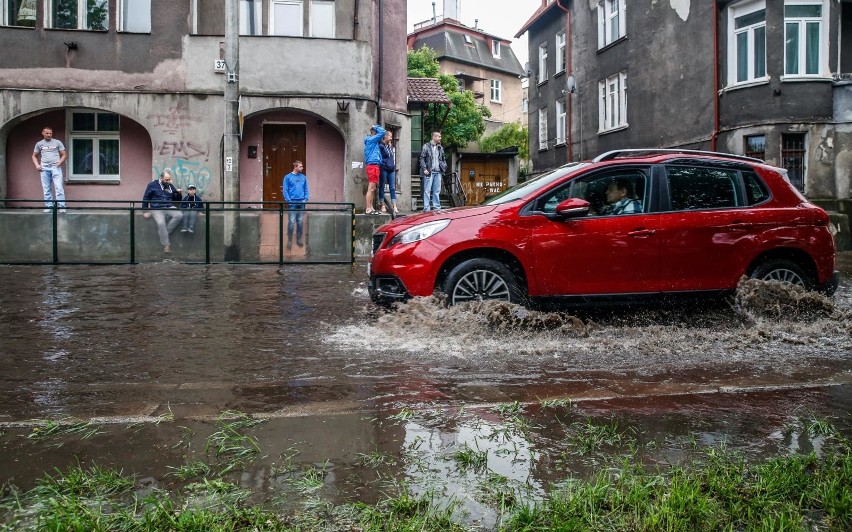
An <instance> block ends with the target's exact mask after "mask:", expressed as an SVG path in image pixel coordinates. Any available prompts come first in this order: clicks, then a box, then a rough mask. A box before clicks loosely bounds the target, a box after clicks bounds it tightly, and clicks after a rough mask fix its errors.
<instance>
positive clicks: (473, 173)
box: [459, 158, 509, 205]
mask: <svg viewBox="0 0 852 532" xmlns="http://www.w3.org/2000/svg"><path fill="white" fill-rule="evenodd" d="M459 180H460V181H461V185H462V189H463V190H464V193H465V195H466V196H467V204H468V205H478V204H480V203H482V202H483V201H484V200H485V198H488V197H491V196H493V195H495V194H498V193H500V192H503V191H504V190H506V188H508V186H509V162H508V161H507V160H506V159H491V160H486V161H475V160H471V159H467V160H466V159H464V158H463V159H462V164H461V174H459Z"/></svg>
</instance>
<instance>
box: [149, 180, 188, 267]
mask: <svg viewBox="0 0 852 532" xmlns="http://www.w3.org/2000/svg"><path fill="white" fill-rule="evenodd" d="M173 180H174V175H172V171H171V170H169V169H165V170H163V173H162V174H160V179H159V180H158V181H151V182H150V183H148V186H147V187H145V194H144V195H143V196H142V208H143V209H150V210H148V211H145V214H143V215H142V216H144V217H145V218H150V217H152V216H153V217H154V221H155V222H157V234H158V235H159V236H160V244H162V245H163V253H171V252H172V248H171V246H170V245H169V233H171V232H172V231H174V230H175V227H177V226H178V224H179V223H180V221H181V219H182V218H183V213H182V212H181V211H180V210H178V208H177V205H175V202H177V203H180V200H181V195H180V193H181V190H180V189H179V188H175V186H174V185H173V184H172V181H173Z"/></svg>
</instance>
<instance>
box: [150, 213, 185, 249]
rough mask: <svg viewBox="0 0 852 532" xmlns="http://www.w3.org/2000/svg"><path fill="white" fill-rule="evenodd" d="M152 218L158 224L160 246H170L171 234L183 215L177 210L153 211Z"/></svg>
mask: <svg viewBox="0 0 852 532" xmlns="http://www.w3.org/2000/svg"><path fill="white" fill-rule="evenodd" d="M151 216H152V217H153V218H154V221H155V222H157V234H158V235H159V236H160V244H162V245H164V246H168V245H169V233H171V232H172V231H174V230H175V227H177V226H178V224H179V223H180V221H181V219H182V218H183V213H182V212H180V211H179V210H177V209H153V210H152V211H151Z"/></svg>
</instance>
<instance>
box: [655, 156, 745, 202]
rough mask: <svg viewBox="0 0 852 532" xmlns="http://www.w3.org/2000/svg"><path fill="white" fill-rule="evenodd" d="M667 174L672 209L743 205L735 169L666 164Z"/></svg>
mask: <svg viewBox="0 0 852 532" xmlns="http://www.w3.org/2000/svg"><path fill="white" fill-rule="evenodd" d="M666 174H667V177H668V184H669V194H670V197H671V208H672V210H675V211H686V210H695V209H726V208H732V207H739V206H742V205H743V201H742V198H741V197H740V196H741V193H740V187H739V172H737V171H736V170H733V169H728V168H708V167H701V166H668V167H666Z"/></svg>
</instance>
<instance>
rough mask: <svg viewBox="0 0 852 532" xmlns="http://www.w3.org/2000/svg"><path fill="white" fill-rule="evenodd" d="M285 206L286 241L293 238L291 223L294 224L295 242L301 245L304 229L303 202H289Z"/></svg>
mask: <svg viewBox="0 0 852 532" xmlns="http://www.w3.org/2000/svg"><path fill="white" fill-rule="evenodd" d="M287 208H288V209H289V211H290V212H288V213H287V242H288V243H290V242H292V240H293V225H295V226H296V243H297V244H299V245H300V246H301V245H302V230H303V229H304V217H305V204H304V203H289V204H287Z"/></svg>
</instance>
